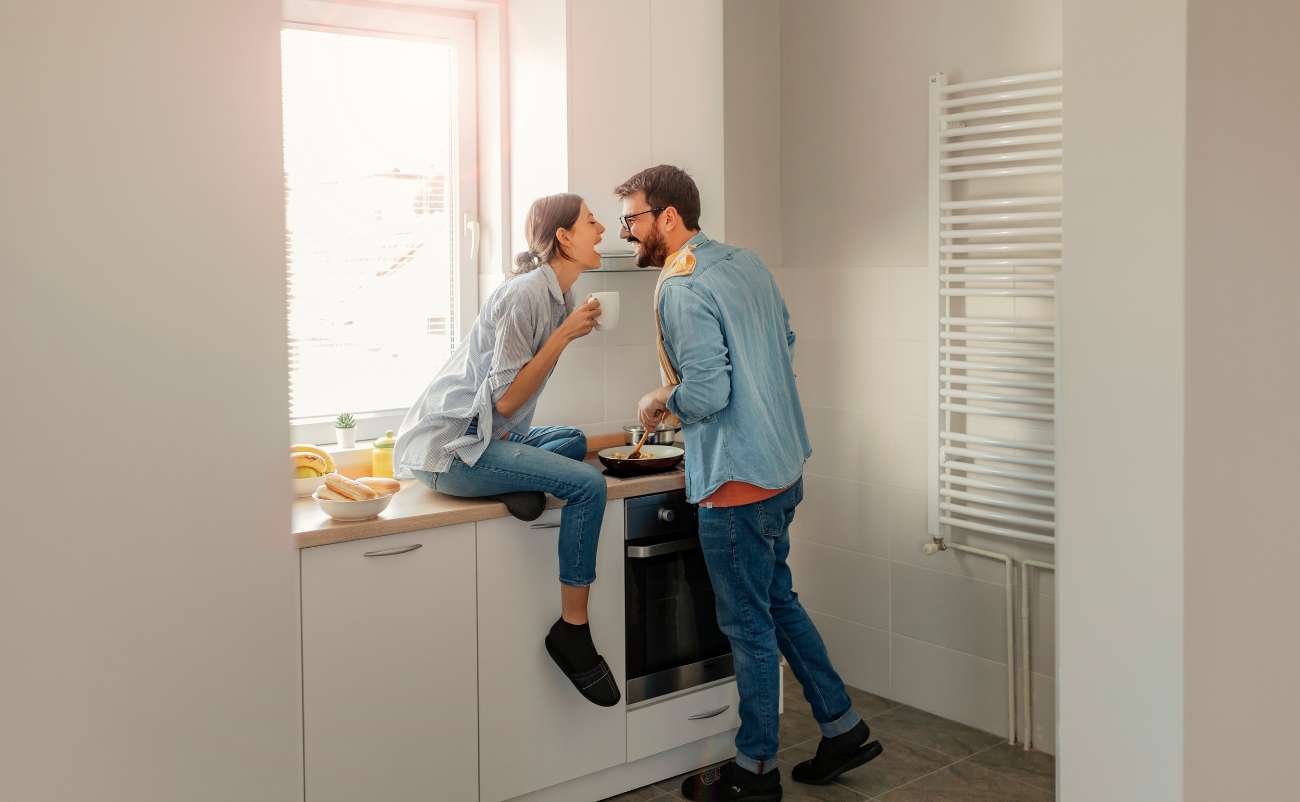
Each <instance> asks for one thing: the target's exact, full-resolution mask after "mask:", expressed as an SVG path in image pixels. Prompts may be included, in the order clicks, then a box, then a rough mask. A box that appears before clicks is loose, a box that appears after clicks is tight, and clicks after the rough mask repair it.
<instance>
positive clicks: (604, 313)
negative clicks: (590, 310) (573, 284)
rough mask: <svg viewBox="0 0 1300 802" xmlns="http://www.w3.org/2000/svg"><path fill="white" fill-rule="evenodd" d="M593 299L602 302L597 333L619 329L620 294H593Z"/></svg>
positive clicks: (597, 319) (597, 320) (597, 322)
mask: <svg viewBox="0 0 1300 802" xmlns="http://www.w3.org/2000/svg"><path fill="white" fill-rule="evenodd" d="M591 297H592V298H594V299H596V300H597V301H599V302H600V317H598V318H596V331H613V330H614V329H616V328H618V293H616V292H593V293H592V294H591Z"/></svg>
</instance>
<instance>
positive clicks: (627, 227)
mask: <svg viewBox="0 0 1300 802" xmlns="http://www.w3.org/2000/svg"><path fill="white" fill-rule="evenodd" d="M667 208H668V207H667V206H660V207H658V208H656V209H646V210H645V211H644V212H637V213H636V214H625V215H620V216H619V218H618V222H619V225H621V226H623V230H624V231H631V230H632V223H633V221H635V220H636V219H637V218H638V217H640V216H641V215H643V214H659V213H660V212H662V211H663V210H664V209H667Z"/></svg>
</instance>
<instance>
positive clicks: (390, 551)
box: [364, 543, 424, 557]
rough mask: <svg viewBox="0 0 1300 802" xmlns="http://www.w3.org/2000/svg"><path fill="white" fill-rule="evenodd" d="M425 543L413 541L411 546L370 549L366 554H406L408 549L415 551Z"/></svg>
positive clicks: (374, 555) (382, 555) (372, 555)
mask: <svg viewBox="0 0 1300 802" xmlns="http://www.w3.org/2000/svg"><path fill="white" fill-rule="evenodd" d="M423 545H424V544H423V543H412V544H411V545H409V546H394V547H393V548H391V549H380V550H379V551H368V552H366V553H365V555H364V556H366V557H393V556H395V555H398V554H405V553H407V552H408V551H415V550H416V549H418V548H420V547H421V546H423Z"/></svg>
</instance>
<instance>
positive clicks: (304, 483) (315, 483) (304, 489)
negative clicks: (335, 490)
mask: <svg viewBox="0 0 1300 802" xmlns="http://www.w3.org/2000/svg"><path fill="white" fill-rule="evenodd" d="M324 484H325V477H324V476H308V477H307V478H306V479H298V478H297V477H295V478H294V479H293V494H294V495H295V496H310V495H312V494H313V493H315V492H316V488H318V487H320V486H322V485H324Z"/></svg>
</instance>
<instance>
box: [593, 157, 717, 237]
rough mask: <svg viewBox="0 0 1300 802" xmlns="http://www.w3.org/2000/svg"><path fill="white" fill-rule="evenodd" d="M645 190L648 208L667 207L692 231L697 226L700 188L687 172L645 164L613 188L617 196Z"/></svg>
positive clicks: (669, 165)
mask: <svg viewBox="0 0 1300 802" xmlns="http://www.w3.org/2000/svg"><path fill="white" fill-rule="evenodd" d="M638 192H644V193H645V199H646V203H648V204H650V208H651V209H661V208H662V209H666V208H668V207H669V206H671V207H673V208H674V209H676V210H677V214H679V215H681V218H682V224H683V225H685V226H686V227H687V228H688V229H691V230H692V231H694V230H697V229H699V227H700V190H699V187H697V186H695V180H694V179H692V178H691V177H690V176H689V175H687V173H686V171H685V170H683V169H682V168H680V167H674V166H672V165H671V164H661V165H659V166H658V167H648V168H646V169H644V170H642V171H641V172H639V173H637V174H636V175H634V176H632V177H631V178H629V179H628V180H626V181H624V182H623V183H621V184H619V185H618V186H617V187H615V188H614V194H615V195H617V196H618V197H620V198H626V197H627V196H629V195H635V194H636V193H638Z"/></svg>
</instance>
